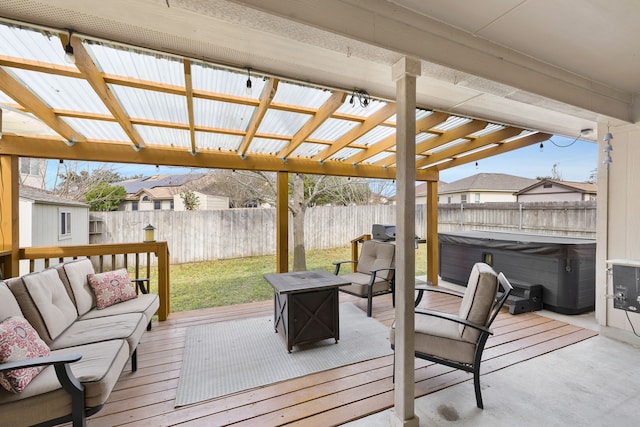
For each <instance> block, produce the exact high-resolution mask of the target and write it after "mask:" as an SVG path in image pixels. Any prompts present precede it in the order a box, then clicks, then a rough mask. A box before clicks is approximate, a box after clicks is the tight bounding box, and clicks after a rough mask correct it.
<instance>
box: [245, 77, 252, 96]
mask: <svg viewBox="0 0 640 427" xmlns="http://www.w3.org/2000/svg"><path fill="white" fill-rule="evenodd" d="M252 86H253V85H252V84H251V78H248V79H247V89H246V92H247V95H251V92H253V91H252V89H251V87H252Z"/></svg>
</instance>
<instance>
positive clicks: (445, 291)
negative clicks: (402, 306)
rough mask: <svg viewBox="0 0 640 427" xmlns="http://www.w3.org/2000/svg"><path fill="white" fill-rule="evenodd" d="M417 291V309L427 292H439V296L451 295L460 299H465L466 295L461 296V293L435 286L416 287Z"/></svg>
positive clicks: (415, 304)
mask: <svg viewBox="0 0 640 427" xmlns="http://www.w3.org/2000/svg"><path fill="white" fill-rule="evenodd" d="M415 290H416V291H418V296H417V297H416V300H415V302H414V307H417V306H418V304H420V301H422V297H423V296H424V293H425V292H437V293H439V294H445V295H451V296H454V297H458V298H462V297H464V294H461V293H460V292H455V291H452V290H449V289H442V288H439V287H437V286H433V285H416V287H415Z"/></svg>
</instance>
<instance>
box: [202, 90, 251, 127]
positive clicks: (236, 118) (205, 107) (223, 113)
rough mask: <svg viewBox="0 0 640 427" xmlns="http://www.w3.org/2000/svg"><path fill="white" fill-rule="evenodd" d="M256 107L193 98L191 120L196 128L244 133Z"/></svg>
mask: <svg viewBox="0 0 640 427" xmlns="http://www.w3.org/2000/svg"><path fill="white" fill-rule="evenodd" d="M255 111H256V107H252V106H249V105H244V104H233V103H231V102H220V101H211V100H208V99H202V98H194V100H193V116H194V118H193V120H194V123H195V124H196V126H207V127H213V128H219V129H233V130H242V131H246V130H247V128H248V127H249V123H250V122H251V118H252V117H253V114H254V112H255Z"/></svg>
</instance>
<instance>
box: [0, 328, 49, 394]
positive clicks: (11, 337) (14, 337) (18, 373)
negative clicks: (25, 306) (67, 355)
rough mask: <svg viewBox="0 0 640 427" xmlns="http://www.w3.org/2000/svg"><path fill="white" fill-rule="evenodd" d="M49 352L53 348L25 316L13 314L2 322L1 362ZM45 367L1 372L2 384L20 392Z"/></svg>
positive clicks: (0, 334) (28, 357)
mask: <svg viewBox="0 0 640 427" xmlns="http://www.w3.org/2000/svg"><path fill="white" fill-rule="evenodd" d="M49 354H51V350H50V349H49V347H48V346H47V344H45V342H44V341H42V340H41V339H40V337H39V336H38V333H37V332H36V330H35V329H33V327H32V326H31V325H30V324H29V322H27V320H26V319H25V318H23V317H20V316H12V317H7V318H6V319H5V320H3V321H2V322H0V363H7V362H18V361H20V360H25V359H32V358H34V357H41V356H48V355H49ZM44 368H45V367H44V366H38V367H33V368H22V369H13V370H10V371H4V372H0V385H1V386H2V387H3V388H4V389H5V390H7V391H9V392H11V393H20V392H21V391H22V390H24V388H25V387H26V386H27V385H28V384H29V383H30V382H31V380H33V379H34V378H35V377H36V375H38V374H39V373H40V371H42V370H43V369H44Z"/></svg>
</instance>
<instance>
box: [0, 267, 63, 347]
mask: <svg viewBox="0 0 640 427" xmlns="http://www.w3.org/2000/svg"><path fill="white" fill-rule="evenodd" d="M6 283H7V286H8V287H9V289H10V290H11V293H12V294H13V296H14V297H15V298H16V301H18V304H19V305H20V309H21V310H22V313H23V314H24V317H25V319H27V320H28V321H29V323H30V324H31V326H33V329H35V330H36V332H38V335H39V336H40V338H41V339H42V341H44V342H46V343H47V344H49V343H51V341H53V340H52V339H51V336H50V335H49V331H48V330H47V327H46V325H45V324H44V320H42V316H41V315H40V311H39V310H38V307H36V305H35V303H34V302H33V298H31V295H30V294H29V291H28V290H27V287H26V286H25V284H24V281H23V280H22V277H14V278H11V279H7V280H6Z"/></svg>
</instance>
